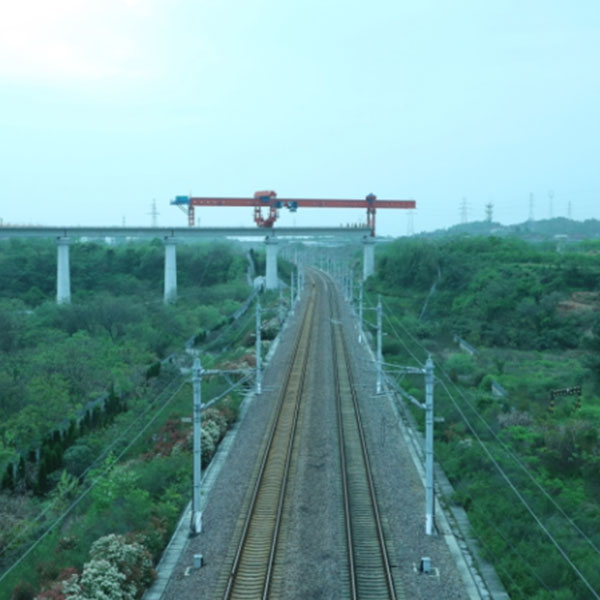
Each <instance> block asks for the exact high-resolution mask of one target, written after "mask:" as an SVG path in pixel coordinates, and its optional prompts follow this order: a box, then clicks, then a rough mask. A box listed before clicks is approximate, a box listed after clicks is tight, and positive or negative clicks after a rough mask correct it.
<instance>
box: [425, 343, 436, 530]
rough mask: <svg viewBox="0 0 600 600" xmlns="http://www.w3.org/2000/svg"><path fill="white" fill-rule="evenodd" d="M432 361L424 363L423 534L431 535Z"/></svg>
mask: <svg viewBox="0 0 600 600" xmlns="http://www.w3.org/2000/svg"><path fill="white" fill-rule="evenodd" d="M433 381H434V380H433V361H432V360H431V354H430V355H429V356H428V357H427V362H426V363H425V533H426V534H427V535H431V534H432V532H433V527H434V522H435V512H434V490H433Z"/></svg>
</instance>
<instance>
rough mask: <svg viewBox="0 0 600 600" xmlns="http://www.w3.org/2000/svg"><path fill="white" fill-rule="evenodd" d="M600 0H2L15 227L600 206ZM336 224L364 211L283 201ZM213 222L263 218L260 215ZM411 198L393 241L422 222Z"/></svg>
mask: <svg viewBox="0 0 600 600" xmlns="http://www.w3.org/2000/svg"><path fill="white" fill-rule="evenodd" d="M599 65H600V2H598V0H576V1H575V2H573V1H570V2H567V1H564V2H563V1H558V0H545V1H541V0H529V1H528V0H519V1H515V0H503V1H499V0H470V1H467V0H455V1H453V2H450V1H445V0H436V1H433V0H419V1H417V0H412V1H411V0H406V1H402V0H395V1H389V0H370V1H368V2H367V1H364V0H362V1H358V0H319V1H316V0H302V1H299V0H289V1H286V0H195V1H193V0H170V1H168V2H167V1H166V0H19V1H18V2H17V1H15V0H10V1H8V0H0V108H1V110H0V218H2V219H3V220H4V222H5V223H6V222H10V223H18V224H43V225H62V224H82V225H113V224H121V223H122V221H123V219H125V222H126V224H128V225H150V220H151V217H150V216H149V214H148V213H149V212H150V208H151V203H152V200H153V199H156V203H157V207H158V210H159V212H160V216H159V217H158V222H159V224H160V225H182V226H183V225H185V224H186V218H185V216H184V215H183V214H182V213H181V212H180V211H179V210H178V209H177V208H176V207H173V206H170V205H169V200H170V199H171V198H173V197H174V196H175V195H178V194H187V193H189V192H191V193H192V194H193V195H196V196H252V195H253V193H254V192H255V191H257V190H263V189H270V190H275V191H276V192H277V193H278V195H279V196H280V197H283V198H286V197H288V198H289V197H306V198H311V197H317V198H324V197H331V198H362V197H364V196H365V195H366V194H368V193H370V192H373V193H375V194H376V195H377V196H378V197H379V198H381V199H408V198H410V199H415V200H416V201H417V207H418V208H417V211H416V213H415V215H414V229H415V231H421V230H431V229H436V228H440V227H448V226H451V225H453V224H455V223H458V222H459V221H460V208H459V207H460V203H461V200H462V198H463V197H465V198H466V200H467V202H468V204H469V207H470V213H469V216H470V219H472V220H482V219H483V217H484V206H485V204H486V203H488V202H493V204H494V219H495V220H499V221H501V222H503V223H515V222H521V221H524V220H526V219H527V217H528V215H529V194H530V193H533V194H534V198H535V217H536V218H547V217H548V216H549V215H550V199H549V192H550V191H552V192H553V201H552V204H553V215H554V216H566V214H567V205H568V203H569V202H571V205H572V215H573V218H576V219H578V220H582V219H585V218H600V167H599V165H598V162H599V160H598V159H599V156H600V152H599V150H600V141H599V140H600V118H599V112H600V77H599V75H598V73H599V72H600V67H599ZM281 215H282V216H281V219H280V220H279V221H278V223H279V224H281V225H286V226H291V225H294V224H296V225H298V226H302V225H337V224H340V223H347V222H356V221H362V220H364V214H363V211H362V210H361V211H344V210H323V209H301V210H300V211H299V212H298V213H297V214H296V215H295V216H292V215H290V214H289V213H287V211H286V210H284V211H282V213H281ZM197 216H199V217H200V223H201V225H207V226H210V225H242V226H251V225H252V224H253V222H252V211H251V209H244V208H232V209H202V210H198V211H197ZM406 228H407V217H406V213H405V212H404V211H387V212H385V213H384V212H383V211H380V212H379V213H378V233H380V234H384V235H404V234H405V233H406Z"/></svg>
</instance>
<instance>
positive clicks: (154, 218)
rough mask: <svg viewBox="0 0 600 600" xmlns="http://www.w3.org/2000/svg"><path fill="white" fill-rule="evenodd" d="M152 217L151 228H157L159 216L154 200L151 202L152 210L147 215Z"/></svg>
mask: <svg viewBox="0 0 600 600" xmlns="http://www.w3.org/2000/svg"><path fill="white" fill-rule="evenodd" d="M148 214H149V215H150V216H151V217H152V227H158V219H157V217H158V215H159V214H160V213H159V212H158V210H157V209H156V200H152V208H151V209H150V212H149V213H148Z"/></svg>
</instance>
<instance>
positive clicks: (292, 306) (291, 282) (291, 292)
mask: <svg viewBox="0 0 600 600" xmlns="http://www.w3.org/2000/svg"><path fill="white" fill-rule="evenodd" d="M290 310H291V311H292V312H293V310H294V271H293V270H292V272H291V273H290Z"/></svg>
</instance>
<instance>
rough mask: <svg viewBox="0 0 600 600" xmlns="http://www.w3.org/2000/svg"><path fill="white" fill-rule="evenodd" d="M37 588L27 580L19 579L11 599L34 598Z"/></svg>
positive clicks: (30, 599) (23, 599)
mask: <svg viewBox="0 0 600 600" xmlns="http://www.w3.org/2000/svg"><path fill="white" fill-rule="evenodd" d="M34 597H35V589H34V588H33V586H32V585H31V584H30V583H29V582H27V581H19V583H17V585H16V586H15V588H14V590H13V593H12V595H11V597H10V600H33V598H34Z"/></svg>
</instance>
